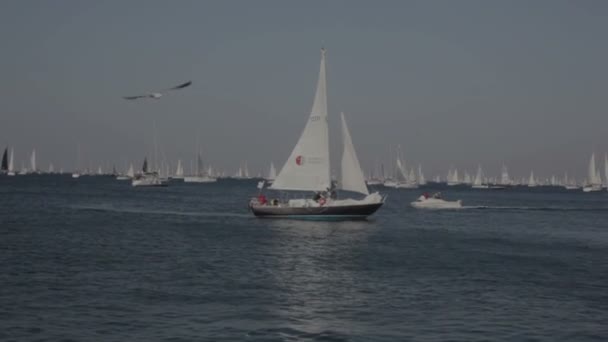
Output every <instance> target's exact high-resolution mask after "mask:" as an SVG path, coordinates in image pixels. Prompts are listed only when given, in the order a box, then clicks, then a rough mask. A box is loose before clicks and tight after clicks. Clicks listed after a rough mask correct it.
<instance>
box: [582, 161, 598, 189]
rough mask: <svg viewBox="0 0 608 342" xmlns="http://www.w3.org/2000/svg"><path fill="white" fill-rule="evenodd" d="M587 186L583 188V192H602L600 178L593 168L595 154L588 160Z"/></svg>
mask: <svg viewBox="0 0 608 342" xmlns="http://www.w3.org/2000/svg"><path fill="white" fill-rule="evenodd" d="M587 177H588V178H587V184H586V185H585V186H584V187H583V192H595V191H601V190H602V178H601V176H600V173H599V171H598V170H597V169H596V168H595V153H592V154H591V159H589V170H588V172H587Z"/></svg>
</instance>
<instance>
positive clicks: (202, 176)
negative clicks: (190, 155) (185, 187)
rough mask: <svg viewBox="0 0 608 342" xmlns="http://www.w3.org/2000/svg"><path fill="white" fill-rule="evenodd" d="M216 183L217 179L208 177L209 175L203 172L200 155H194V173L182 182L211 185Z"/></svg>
mask: <svg viewBox="0 0 608 342" xmlns="http://www.w3.org/2000/svg"><path fill="white" fill-rule="evenodd" d="M216 181H217V178H215V177H211V176H209V174H208V173H206V172H205V171H204V168H203V159H202V158H201V154H200V153H198V154H197V155H196V172H195V174H194V175H193V176H186V177H184V182H185V183H213V182H216Z"/></svg>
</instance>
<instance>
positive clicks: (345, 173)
mask: <svg viewBox="0 0 608 342" xmlns="http://www.w3.org/2000/svg"><path fill="white" fill-rule="evenodd" d="M340 117H341V119H342V143H343V146H344V150H343V152H342V163H341V168H342V177H341V179H340V188H341V189H342V190H347V191H354V192H358V193H361V194H364V195H369V190H368V189H367V185H365V176H364V175H363V170H361V165H360V164H359V159H358V158H357V153H356V152H355V147H354V146H353V141H352V139H351V137H350V132H349V130H348V126H347V125H346V119H345V118H344V113H340Z"/></svg>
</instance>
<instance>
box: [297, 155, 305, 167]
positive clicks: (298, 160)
mask: <svg viewBox="0 0 608 342" xmlns="http://www.w3.org/2000/svg"><path fill="white" fill-rule="evenodd" d="M302 162H304V158H302V156H297V157H296V164H297V165H302Z"/></svg>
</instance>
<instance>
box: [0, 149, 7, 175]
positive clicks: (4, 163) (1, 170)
mask: <svg viewBox="0 0 608 342" xmlns="http://www.w3.org/2000/svg"><path fill="white" fill-rule="evenodd" d="M5 173H8V147H7V148H5V149H4V153H3V154H2V165H0V174H5Z"/></svg>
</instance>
